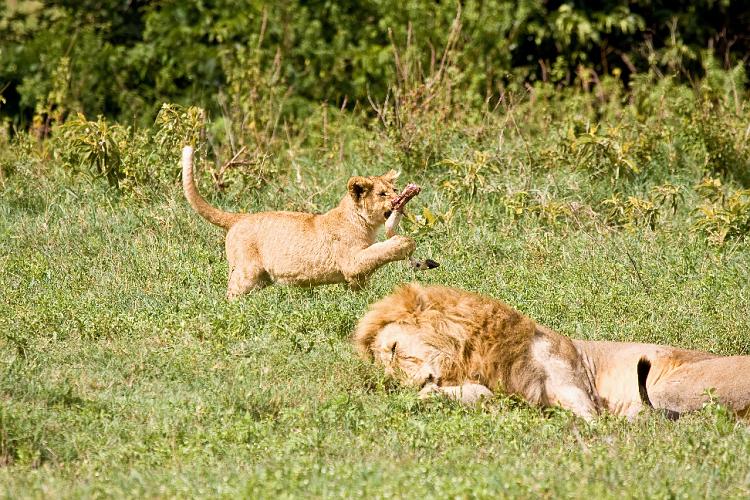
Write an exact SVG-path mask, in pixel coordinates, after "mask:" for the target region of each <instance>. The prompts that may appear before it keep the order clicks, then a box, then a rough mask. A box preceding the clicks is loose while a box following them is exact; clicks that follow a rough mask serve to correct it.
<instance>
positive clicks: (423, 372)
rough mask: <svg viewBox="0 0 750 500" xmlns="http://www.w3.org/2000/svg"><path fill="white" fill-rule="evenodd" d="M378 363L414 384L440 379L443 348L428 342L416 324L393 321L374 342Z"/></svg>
mask: <svg viewBox="0 0 750 500" xmlns="http://www.w3.org/2000/svg"><path fill="white" fill-rule="evenodd" d="M372 354H373V358H374V360H375V363H377V364H380V365H382V366H383V368H384V369H385V372H386V374H388V375H390V376H392V377H395V378H397V379H399V380H400V381H401V382H403V383H405V384H407V385H410V386H412V387H417V388H421V387H423V386H424V385H425V384H427V383H430V382H433V383H435V384H439V383H440V378H441V368H440V364H439V358H440V351H438V350H437V349H435V348H434V347H431V346H430V345H428V344H427V343H425V342H424V341H423V340H422V339H421V338H420V335H419V333H418V332H417V330H416V328H415V327H409V326H407V325H399V324H396V323H392V324H390V325H388V326H386V327H385V328H383V329H382V330H381V331H380V333H378V335H377V336H376V337H375V340H374V341H373V343H372Z"/></svg>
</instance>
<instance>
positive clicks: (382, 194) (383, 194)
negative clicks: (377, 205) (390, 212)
mask: <svg viewBox="0 0 750 500" xmlns="http://www.w3.org/2000/svg"><path fill="white" fill-rule="evenodd" d="M380 196H388V193H386V192H385V191H383V192H382V193H380Z"/></svg>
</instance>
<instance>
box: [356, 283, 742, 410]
mask: <svg viewBox="0 0 750 500" xmlns="http://www.w3.org/2000/svg"><path fill="white" fill-rule="evenodd" d="M353 342H354V345H355V347H356V348H357V350H358V351H359V353H360V355H361V356H363V357H364V358H366V359H371V360H374V361H375V362H376V363H377V364H380V365H382V366H383V367H384V368H385V370H386V373H388V374H389V375H393V376H395V377H397V378H399V379H400V380H402V381H403V382H405V383H407V384H408V385H411V386H414V387H417V388H421V391H420V396H421V397H426V396H429V395H431V394H436V393H440V394H445V395H447V396H449V397H453V398H456V399H459V400H461V401H464V402H473V401H476V400H477V399H479V398H480V397H484V396H488V395H490V394H492V392H502V393H506V394H517V395H519V396H521V397H523V398H524V399H526V400H527V401H528V402H529V403H531V404H535V405H541V406H550V405H557V406H561V407H563V408H566V409H569V410H571V411H573V412H574V413H575V414H577V415H579V416H581V417H583V418H586V419H591V418H593V417H594V416H595V415H596V414H597V413H600V412H602V411H609V412H611V413H614V414H616V415H623V416H626V417H628V418H632V417H634V416H635V415H637V414H638V412H639V411H640V410H641V409H642V408H643V406H644V404H647V403H650V404H652V405H653V406H654V407H655V408H657V409H663V410H666V411H668V412H671V413H677V414H679V413H682V412H685V411H691V410H696V409H699V408H700V407H701V406H702V405H703V404H704V403H705V402H706V401H707V400H708V396H707V395H706V394H705V391H706V389H713V390H714V393H715V395H716V397H717V398H718V399H719V401H721V402H722V403H724V404H727V405H728V406H729V407H731V408H733V409H734V410H736V411H737V412H738V413H739V414H741V415H742V414H746V413H748V411H749V409H750V356H732V357H719V356H714V355H712V354H709V353H705V352H700V351H688V350H684V349H677V348H673V347H668V346H659V345H654V344H639V343H620V342H592V341H581V340H572V341H571V340H570V339H568V338H567V337H565V336H563V335H560V334H558V333H556V332H554V331H553V330H551V329H549V328H547V327H544V326H542V325H537V324H535V323H534V321H532V320H531V319H529V318H527V317H525V316H524V315H522V314H520V313H519V312H517V311H515V310H514V309H512V308H511V307H509V306H507V305H506V304H504V303H502V302H500V301H498V300H495V299H492V298H488V297H483V296H480V295H476V294H473V293H469V292H465V291H462V290H456V289H451V288H444V287H422V286H420V285H416V284H412V285H407V286H404V287H402V288H400V289H398V290H396V291H395V292H394V293H393V294H391V295H389V296H387V297H385V298H383V299H382V300H380V301H378V302H376V303H375V304H373V305H372V306H371V307H370V310H369V311H368V312H367V314H365V316H364V317H363V318H362V319H361V320H360V321H359V323H358V325H357V327H356V330H355V332H354V334H353ZM641 359H645V360H648V361H649V363H650V365H651V369H650V372H649V374H648V378H647V380H646V384H645V390H646V392H647V398H648V400H649V401H646V402H644V401H643V400H642V395H641V393H640V391H639V381H638V373H637V366H638V363H639V361H640V360H641Z"/></svg>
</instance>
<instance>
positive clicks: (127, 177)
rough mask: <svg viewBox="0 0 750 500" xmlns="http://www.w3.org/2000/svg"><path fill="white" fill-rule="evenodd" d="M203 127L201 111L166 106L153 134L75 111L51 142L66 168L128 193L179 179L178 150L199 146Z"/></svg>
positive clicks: (193, 108) (203, 116)
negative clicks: (88, 118)
mask: <svg viewBox="0 0 750 500" xmlns="http://www.w3.org/2000/svg"><path fill="white" fill-rule="evenodd" d="M204 126H205V114H204V111H203V110H202V109H200V108H196V107H190V108H182V107H180V106H176V105H170V104H165V105H164V106H163V107H162V109H161V111H160V112H159V114H158V115H157V117H156V122H155V124H154V129H153V132H151V131H149V130H134V129H133V128H132V127H123V126H122V125H119V124H117V123H114V124H113V123H109V122H108V121H107V120H106V119H104V118H103V117H101V116H100V117H98V118H97V120H96V121H89V120H87V119H86V117H85V116H83V115H82V114H80V113H79V114H78V115H76V116H75V117H74V118H70V119H68V120H67V121H66V122H65V123H64V124H63V125H61V126H59V127H58V128H57V131H58V132H59V133H58V134H56V135H55V142H56V149H57V151H58V153H59V154H60V157H61V159H62V161H63V165H64V166H65V167H67V168H68V169H72V170H73V171H83V172H86V173H88V174H89V175H90V176H92V177H93V178H97V177H104V178H106V179H107V182H108V183H109V185H110V186H111V187H113V188H120V189H123V190H125V191H132V190H134V189H138V188H139V187H143V186H148V185H152V186H154V187H159V186H162V185H164V184H169V183H173V182H174V181H175V180H176V179H177V178H178V177H179V167H178V165H177V157H178V154H179V151H180V150H181V149H182V146H184V145H186V144H193V145H196V144H199V143H200V142H201V141H200V135H201V134H202V133H203V129H204Z"/></svg>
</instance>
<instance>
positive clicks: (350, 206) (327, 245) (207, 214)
mask: <svg viewBox="0 0 750 500" xmlns="http://www.w3.org/2000/svg"><path fill="white" fill-rule="evenodd" d="M192 159H193V149H192V148H191V147H189V146H187V147H185V148H184V149H183V152H182V178H183V188H184V191H185V197H186V198H187V200H188V202H189V203H190V205H191V206H192V207H193V208H194V209H195V211H196V212H198V214H200V215H201V216H202V217H203V218H205V219H206V220H207V221H209V222H211V223H212V224H215V225H217V226H220V227H222V228H224V229H226V230H227V236H226V242H225V246H226V254H227V260H228V263H229V284H228V287H227V296H228V297H229V298H230V299H231V298H235V297H237V296H239V295H241V294H243V293H246V292H248V291H251V290H256V289H259V288H262V287H264V286H267V285H268V284H270V283H272V282H278V283H283V284H294V285H302V286H313V285H322V284H329V283H347V284H348V285H349V286H350V287H352V288H354V289H357V288H360V287H362V286H363V285H364V284H365V283H366V281H367V279H368V278H369V277H370V275H371V274H372V273H373V272H375V270H377V269H378V268H379V267H380V266H382V265H384V264H387V263H388V262H393V261H397V260H403V259H406V258H408V257H409V256H410V255H411V254H412V252H413V251H414V247H415V245H414V241H413V240H412V239H411V238H408V237H405V236H400V235H396V236H393V237H391V238H389V239H388V240H386V241H383V242H379V243H376V242H375V238H376V235H377V231H378V229H379V228H380V226H382V225H383V224H384V223H385V220H386V219H387V218H388V215H390V213H391V200H392V199H393V197H394V196H395V195H397V194H398V191H397V190H396V188H395V184H394V181H395V179H396V177H397V176H398V175H397V174H396V172H395V171H390V172H388V173H386V174H384V175H381V176H374V177H352V178H351V179H349V182H348V184H347V189H348V194H347V195H346V196H344V198H343V199H342V200H341V202H340V203H339V205H338V206H337V207H336V208H334V209H332V210H330V211H328V212H326V213H324V214H321V215H317V214H309V213H301V212H262V213H253V214H247V213H230V212H224V211H222V210H219V209H217V208H215V207H212V206H211V205H209V204H208V203H207V202H206V201H205V200H204V199H203V198H202V197H201V195H200V193H198V189H197V188H196V186H195V181H194V180H193V161H192Z"/></svg>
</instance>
